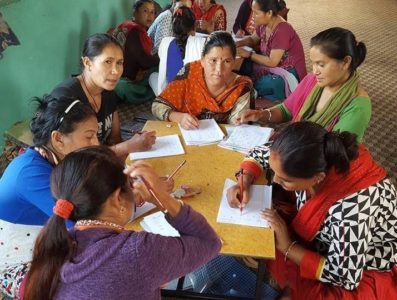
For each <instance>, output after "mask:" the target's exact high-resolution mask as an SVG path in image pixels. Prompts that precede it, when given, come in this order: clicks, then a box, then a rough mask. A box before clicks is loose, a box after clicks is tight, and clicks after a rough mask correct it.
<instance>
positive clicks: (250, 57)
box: [248, 50, 255, 59]
mask: <svg viewBox="0 0 397 300" xmlns="http://www.w3.org/2000/svg"><path fill="white" fill-rule="evenodd" d="M254 53H255V51H254V50H252V51H251V52H250V55H249V56H248V58H249V59H252V55H254Z"/></svg>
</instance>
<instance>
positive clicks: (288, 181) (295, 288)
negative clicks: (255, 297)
mask: <svg viewBox="0 0 397 300" xmlns="http://www.w3.org/2000/svg"><path fill="white" fill-rule="evenodd" d="M251 152H252V153H251V155H250V156H251V157H252V155H255V153H256V154H259V153H260V155H261V157H263V158H264V159H263V161H262V162H261V163H260V164H259V163H258V162H257V161H256V160H255V161H253V160H249V159H247V160H246V161H244V162H243V163H242V165H241V168H242V171H241V172H240V174H244V175H243V179H244V185H245V190H246V191H248V190H249V186H250V185H251V183H252V182H253V180H255V179H256V178H257V177H258V176H259V175H260V173H261V170H262V168H263V167H264V168H265V169H266V170H270V169H271V170H272V172H273V182H276V183H278V184H280V185H281V186H282V187H283V188H284V189H285V190H287V191H295V194H296V208H297V213H296V216H295V217H294V218H293V220H292V222H291V223H290V224H288V225H287V222H286V221H285V220H284V219H283V217H281V215H280V212H279V211H277V208H278V203H277V202H275V203H273V207H275V208H276V209H266V210H264V211H263V212H262V217H263V218H264V219H266V220H267V221H268V222H269V224H270V226H271V228H272V229H273V230H274V234H275V239H276V248H277V251H276V260H275V261H269V262H268V264H267V270H268V271H269V272H270V273H271V275H272V277H273V278H274V279H275V280H276V282H277V283H278V284H279V286H280V287H282V288H286V291H288V292H289V293H290V296H291V298H292V299H308V298H307V297H308V296H309V299H317V300H323V299H344V300H345V299H378V300H379V299H387V300H390V299H396V298H397V255H396V253H397V227H396V224H397V205H396V201H397V195H396V189H395V187H394V186H393V184H392V183H391V181H390V179H388V178H387V176H386V172H385V171H384V169H383V168H381V167H380V166H378V165H377V164H376V163H375V162H374V160H373V159H372V157H371V155H370V153H369V152H368V150H367V149H366V148H365V147H364V146H363V145H358V144H357V141H356V137H355V135H354V134H351V133H349V132H346V131H345V132H327V131H326V130H325V129H324V128H322V127H321V126H320V125H318V124H316V123H312V122H303V121H302V122H296V123H293V124H291V125H289V126H288V127H287V128H286V129H285V130H283V131H282V132H281V133H280V134H279V135H278V136H277V137H276V138H275V139H274V142H273V143H272V144H268V145H265V146H260V147H257V148H254V149H253V150H252V151H251ZM238 193H239V188H238V186H237V187H236V186H234V187H232V188H230V189H229V190H228V200H229V203H230V205H231V206H233V207H238V206H239V205H240V202H239V201H238V199H237V198H238V197H239V195H238ZM242 199H243V201H242V202H245V201H246V200H248V199H249V195H248V194H244V197H243V198H242Z"/></svg>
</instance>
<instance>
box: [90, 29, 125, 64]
mask: <svg viewBox="0 0 397 300" xmlns="http://www.w3.org/2000/svg"><path fill="white" fill-rule="evenodd" d="M109 44H113V45H115V46H117V47H120V49H121V51H123V47H122V46H121V44H120V43H119V41H118V40H117V39H116V38H114V37H113V36H111V35H110V34H107V33H95V34H93V35H91V36H90V37H88V38H87V39H86V40H85V42H84V46H83V52H82V56H83V57H88V58H89V59H90V60H93V59H94V58H95V57H96V56H98V55H101V53H102V51H103V49H104V48H105V47H106V46H107V45H109Z"/></svg>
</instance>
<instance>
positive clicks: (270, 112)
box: [262, 108, 272, 122]
mask: <svg viewBox="0 0 397 300" xmlns="http://www.w3.org/2000/svg"><path fill="white" fill-rule="evenodd" d="M262 110H263V111H267V112H268V113H269V117H268V118H267V121H268V122H270V120H271V119H272V111H271V110H270V108H265V109H262Z"/></svg>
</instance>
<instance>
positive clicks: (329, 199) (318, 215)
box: [292, 145, 386, 241]
mask: <svg viewBox="0 0 397 300" xmlns="http://www.w3.org/2000/svg"><path fill="white" fill-rule="evenodd" d="M385 176H386V172H385V170H384V169H383V168H382V167H380V166H379V165H377V164H376V163H375V161H374V160H373V159H372V157H371V154H370V153H369V151H368V150H367V149H366V148H365V147H364V146H363V145H360V146H359V155H358V157H357V159H355V160H353V161H351V162H350V169H349V171H348V173H347V174H338V173H336V171H335V169H334V168H331V170H330V171H329V173H328V174H327V176H326V179H325V182H324V184H323V186H322V187H321V188H320V190H319V191H318V192H317V193H316V194H315V195H314V196H313V197H312V198H310V199H309V200H308V201H307V203H306V204H305V205H304V206H303V207H302V208H301V209H300V210H299V211H298V214H297V215H296V217H295V218H294V220H293V221H292V227H293V229H294V230H295V232H296V233H297V234H298V235H299V236H300V237H302V238H303V239H304V240H306V241H311V240H313V238H314V237H315V235H316V233H317V232H318V230H319V229H320V227H321V225H322V223H323V222H324V219H325V217H326V216H327V213H328V211H329V209H330V208H331V206H332V205H333V204H334V203H335V202H337V201H339V200H341V199H343V198H345V197H347V196H348V195H351V194H353V193H356V192H358V191H360V190H362V189H365V188H367V187H369V186H371V185H373V184H375V183H377V182H379V181H380V180H382V179H383V178H385Z"/></svg>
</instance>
